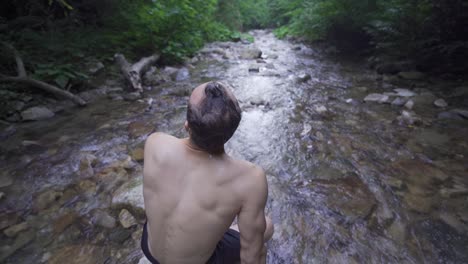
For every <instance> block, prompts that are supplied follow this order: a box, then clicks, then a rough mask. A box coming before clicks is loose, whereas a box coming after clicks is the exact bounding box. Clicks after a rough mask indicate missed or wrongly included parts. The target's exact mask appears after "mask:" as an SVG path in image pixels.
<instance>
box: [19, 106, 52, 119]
mask: <svg viewBox="0 0 468 264" xmlns="http://www.w3.org/2000/svg"><path fill="white" fill-rule="evenodd" d="M54 115H55V114H54V112H52V111H51V110H49V108H47V107H44V106H35V107H31V108H28V109H26V110H24V111H23V112H21V117H22V118H23V120H24V121H37V120H44V119H49V118H51V117H53V116H54Z"/></svg>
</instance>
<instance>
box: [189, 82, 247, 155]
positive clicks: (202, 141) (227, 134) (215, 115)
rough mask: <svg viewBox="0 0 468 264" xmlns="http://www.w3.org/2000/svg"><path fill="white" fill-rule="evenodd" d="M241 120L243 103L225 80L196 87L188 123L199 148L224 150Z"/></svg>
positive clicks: (190, 103)
mask: <svg viewBox="0 0 468 264" xmlns="http://www.w3.org/2000/svg"><path fill="white" fill-rule="evenodd" d="M240 120H241V109H240V107H239V103H238V102H237V99H236V97H234V94H233V93H232V92H231V91H230V90H229V88H227V87H226V86H225V85H223V84H222V83H219V82H209V83H204V84H202V85H200V86H198V87H197V88H195V89H194V90H193V92H192V95H191V96H190V99H189V103H188V108H187V122H186V123H185V125H186V129H187V130H188V131H189V134H190V139H191V140H192V141H193V142H194V143H195V144H196V145H197V147H199V148H201V149H203V150H205V151H207V152H209V153H213V154H216V153H219V152H222V151H223V150H224V148H223V146H224V144H225V143H226V142H227V141H228V140H229V139H230V138H231V137H232V135H233V134H234V132H235V131H236V129H237V127H238V126H239V122H240Z"/></svg>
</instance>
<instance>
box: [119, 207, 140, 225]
mask: <svg viewBox="0 0 468 264" xmlns="http://www.w3.org/2000/svg"><path fill="white" fill-rule="evenodd" d="M119 221H120V224H121V225H122V226H123V227H124V228H130V227H132V226H134V225H136V224H137V222H136V219H135V217H133V215H132V214H131V213H130V212H129V211H128V210H127V209H122V210H121V211H120V213H119Z"/></svg>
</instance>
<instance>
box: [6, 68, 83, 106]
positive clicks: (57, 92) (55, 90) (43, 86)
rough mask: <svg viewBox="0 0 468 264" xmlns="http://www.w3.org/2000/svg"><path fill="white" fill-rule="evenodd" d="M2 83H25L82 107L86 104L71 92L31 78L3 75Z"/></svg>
mask: <svg viewBox="0 0 468 264" xmlns="http://www.w3.org/2000/svg"><path fill="white" fill-rule="evenodd" d="M0 81H3V82H16V83H24V84H27V85H31V86H33V87H36V88H39V89H41V90H44V91H47V92H49V93H52V94H55V95H58V96H61V97H64V98H67V99H70V100H72V101H73V102H74V103H76V104H78V105H80V106H85V105H86V102H85V101H84V100H83V99H82V98H80V97H79V96H76V95H74V94H72V93H70V92H67V91H65V90H62V89H60V88H57V87H55V86H53V85H50V84H48V83H45V82H43V81H39V80H35V79H32V78H29V77H11V76H10V77H8V76H5V75H3V74H2V75H1V78H0Z"/></svg>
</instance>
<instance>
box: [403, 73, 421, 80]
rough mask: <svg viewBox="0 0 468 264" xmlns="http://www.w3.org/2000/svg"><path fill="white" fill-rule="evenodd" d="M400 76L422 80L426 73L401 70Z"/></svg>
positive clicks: (406, 78)
mask: <svg viewBox="0 0 468 264" xmlns="http://www.w3.org/2000/svg"><path fill="white" fill-rule="evenodd" d="M398 76H399V77H400V78H402V79H405V80H421V79H423V78H424V77H425V75H424V73H422V72H418V71H410V72H399V73H398Z"/></svg>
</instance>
